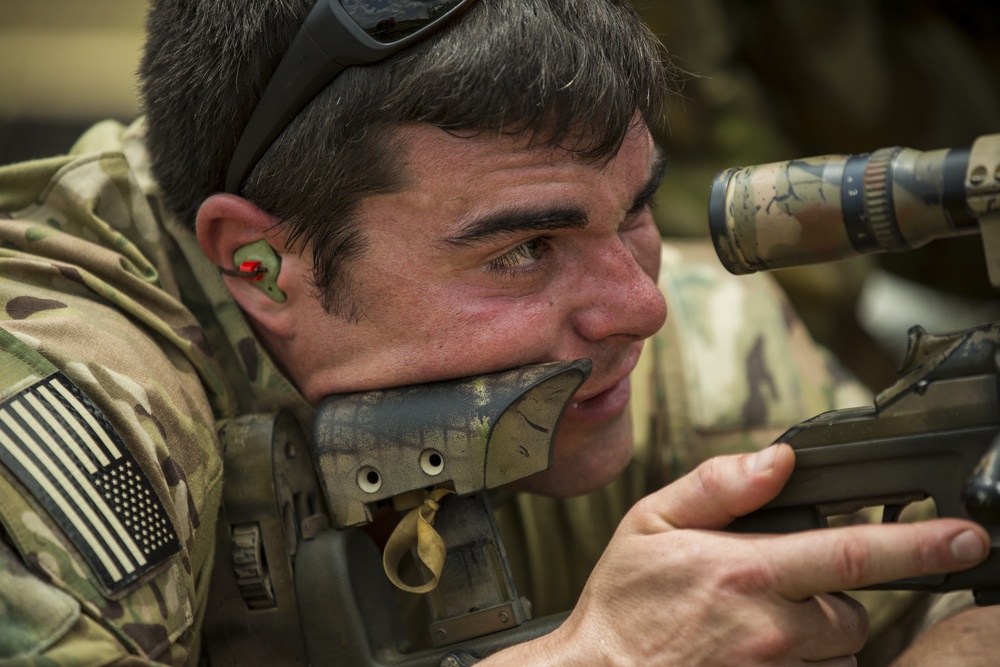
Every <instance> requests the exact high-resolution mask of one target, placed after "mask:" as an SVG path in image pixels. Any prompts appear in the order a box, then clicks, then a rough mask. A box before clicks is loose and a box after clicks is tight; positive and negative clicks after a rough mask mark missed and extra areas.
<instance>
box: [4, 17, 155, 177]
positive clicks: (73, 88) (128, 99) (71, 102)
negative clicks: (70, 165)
mask: <svg viewBox="0 0 1000 667" xmlns="http://www.w3.org/2000/svg"><path fill="white" fill-rule="evenodd" d="M146 6H147V5H146V2H144V1H143V0H85V1H84V2H80V1H79V0H2V1H0V163H8V162H15V161H20V160H24V159H30V158H37V157H44V156H47V155H54V154H57V153H62V152H65V151H66V149H67V148H69V146H71V145H72V143H73V141H74V140H75V139H76V137H77V136H79V134H80V133H81V132H82V130H83V129H85V128H87V127H88V126H89V125H90V124H92V123H93V122H94V121H96V120H101V119H104V118H117V119H119V120H121V121H123V122H127V121H129V120H131V119H132V118H134V117H135V115H136V114H137V112H138V111H137V110H138V102H137V95H136V78H135V70H136V67H137V65H138V61H139V57H140V53H141V49H142V41H143V23H144V21H145V12H146Z"/></svg>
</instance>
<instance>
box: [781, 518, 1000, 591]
mask: <svg viewBox="0 0 1000 667" xmlns="http://www.w3.org/2000/svg"><path fill="white" fill-rule="evenodd" d="M772 539H773V546H774V549H773V551H772V553H773V560H772V561H771V562H772V564H773V565H774V566H775V567H777V568H778V573H777V574H779V576H777V577H775V580H776V581H777V582H778V586H777V591H778V592H779V593H780V594H781V595H783V596H784V597H786V598H787V599H789V600H804V599H806V598H809V597H812V596H814V595H818V594H821V593H829V592H833V591H844V590H853V589H857V588H864V587H866V586H872V585H874V584H881V583H885V582H887V581H893V580H896V579H907V578H911V577H923V576H928V575H935V574H944V573H948V572H955V571H958V570H963V569H967V568H969V567H972V566H974V565H976V564H978V563H980V562H982V561H983V560H984V559H985V558H986V556H987V555H988V554H989V550H990V539H989V536H988V534H987V533H986V531H985V530H984V529H983V527H982V526H980V525H978V524H975V523H972V522H970V521H963V520H960V519H935V520H931V521H925V522H921V523H913V524H875V525H862V526H848V527H844V528H825V529H820V530H813V531H807V532H802V533H793V534H789V535H780V536H774V537H773V538H772Z"/></svg>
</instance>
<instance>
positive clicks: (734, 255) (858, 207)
mask: <svg viewBox="0 0 1000 667" xmlns="http://www.w3.org/2000/svg"><path fill="white" fill-rule="evenodd" d="M998 165H1000V134H998V135H989V136H984V137H981V138H979V139H978V140H977V141H976V143H975V144H974V145H973V147H972V148H971V149H969V148H958V149H942V150H937V151H928V152H924V151H918V150H914V149H912V148H898V147H894V148H882V149H880V150H877V151H874V152H872V153H864V154H859V155H823V156H819V157H812V158H804V159H796V160H789V161H787V162H775V163H772V164H765V165H759V166H754V167H743V168H733V169H728V170H726V171H723V172H721V173H719V174H718V175H717V176H716V177H715V182H714V183H713V185H712V192H711V198H710V201H709V227H710V231H711V235H712V240H713V242H714V243H715V249H716V252H717V253H718V255H719V258H720V260H721V261H722V263H723V264H724V265H725V267H726V268H727V269H728V270H729V271H730V272H732V273H735V274H745V273H753V272H755V271H763V270H769V269H778V268H783V267H789V266H799V265H802V264H814V263H817V262H826V261H831V260H837V259H847V258H850V257H856V256H858V255H863V254H868V253H878V252H898V251H904V250H911V249H914V248H919V247H920V246H923V245H925V244H926V243H928V242H930V241H933V240H935V239H940V238H947V237H951V236H958V235H963V234H974V233H978V232H979V231H980V226H979V224H978V222H977V217H978V216H980V215H981V214H983V213H985V212H987V211H984V210H979V209H980V207H979V206H978V205H974V203H973V197H974V196H976V197H978V198H979V199H978V200H977V201H982V197H981V195H983V194H986V193H988V194H989V197H988V199H989V200H990V201H992V202H994V203H995V202H997V201H998V194H997V193H1000V166H998ZM994 205H995V204H989V205H988V206H987V208H990V209H992V208H993V206H994ZM990 212H992V211H990Z"/></svg>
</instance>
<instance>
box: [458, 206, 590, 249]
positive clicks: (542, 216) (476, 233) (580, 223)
mask: <svg viewBox="0 0 1000 667" xmlns="http://www.w3.org/2000/svg"><path fill="white" fill-rule="evenodd" d="M586 226H587V212H586V211H584V210H582V209H577V208H571V207H556V208H538V209H527V208H509V209H504V210H500V211H494V212H492V213H488V214H486V215H484V216H482V217H480V218H476V219H475V220H472V221H471V222H468V223H466V224H464V225H462V229H461V230H460V231H459V232H458V234H456V235H454V236H450V237H448V238H446V239H445V243H447V244H450V245H470V244H473V243H480V242H483V241H488V240H490V239H494V238H502V237H505V236H509V235H510V234H521V233H524V232H547V231H554V230H558V229H580V228H583V227H586Z"/></svg>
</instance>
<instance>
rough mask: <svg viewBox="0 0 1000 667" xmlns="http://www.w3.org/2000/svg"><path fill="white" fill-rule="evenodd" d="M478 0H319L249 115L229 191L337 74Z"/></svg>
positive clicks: (416, 37)
mask: <svg viewBox="0 0 1000 667" xmlns="http://www.w3.org/2000/svg"><path fill="white" fill-rule="evenodd" d="M473 2H475V0H318V2H317V3H316V5H315V6H314V7H313V8H312V10H311V11H310V12H309V15H308V16H307V17H306V20H305V22H304V23H303V24H302V27H301V28H299V31H298V33H297V34H296V35H295V38H294V39H293V40H292V44H291V46H289V47H288V51H287V52H286V53H285V55H284V57H283V58H282V59H281V62H280V63H278V67H277V69H275V70H274V74H273V75H272V76H271V80H270V81H269V82H268V84H267V87H265V88H264V92H263V93H262V94H261V96H260V100H259V101H258V102H257V106H256V107H255V108H254V110H253V114H252V115H251V116H250V120H249V121H247V125H246V127H245V128H244V129H243V134H242V135H240V139H239V141H238V142H237V143H236V149H235V150H234V151H233V157H232V159H231V160H230V162H229V169H228V170H227V171H226V184H225V187H226V192H228V193H231V194H239V192H240V190H241V189H242V187H243V182H244V181H246V178H247V176H248V175H249V174H250V172H251V171H252V170H253V168H254V166H255V165H256V164H257V162H258V161H259V160H260V158H261V157H262V156H263V155H264V153H265V152H267V149H268V148H270V147H271V144H272V143H273V142H274V140H275V138H277V136H278V135H279V134H281V131H282V130H283V129H285V126H286V125H288V123H289V122H291V120H292V118H294V117H295V115H296V114H298V112H299V111H301V110H302V108H303V107H305V105H306V104H308V103H309V101H310V100H311V99H312V98H313V97H315V96H316V94H317V93H318V92H319V91H320V90H321V89H322V88H323V87H324V86H326V85H327V84H328V83H330V82H331V81H333V80H334V79H335V78H336V77H337V75H339V74H340V73H341V72H343V71H344V69H346V68H348V67H352V66H354V65H368V64H371V63H375V62H378V61H380V60H383V59H384V58H388V57H389V56H391V55H392V54H394V53H396V52H397V51H399V50H401V49H404V48H406V47H407V46H409V45H411V44H413V43H414V42H418V41H420V40H421V39H424V38H425V37H427V36H428V35H430V34H431V33H433V32H435V31H436V30H438V29H440V28H442V27H443V26H445V25H446V24H448V23H449V22H451V21H452V20H453V19H454V18H456V17H457V16H459V15H460V14H461V13H462V12H463V11H464V10H466V9H467V8H468V7H469V5H471V4H472V3H473Z"/></svg>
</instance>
